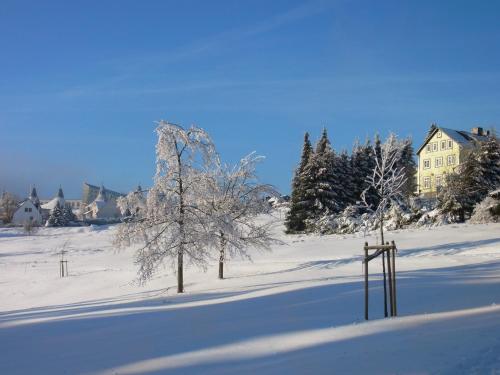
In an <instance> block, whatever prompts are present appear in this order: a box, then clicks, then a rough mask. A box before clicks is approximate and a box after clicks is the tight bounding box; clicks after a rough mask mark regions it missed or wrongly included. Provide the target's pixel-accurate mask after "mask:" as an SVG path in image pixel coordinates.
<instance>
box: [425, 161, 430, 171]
mask: <svg viewBox="0 0 500 375" xmlns="http://www.w3.org/2000/svg"><path fill="white" fill-rule="evenodd" d="M430 167H431V159H425V160H424V169H429V168H430Z"/></svg>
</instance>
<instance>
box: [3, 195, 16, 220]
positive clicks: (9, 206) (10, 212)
mask: <svg viewBox="0 0 500 375" xmlns="http://www.w3.org/2000/svg"><path fill="white" fill-rule="evenodd" d="M18 206H19V198H18V197H17V196H16V195H14V194H12V193H9V192H6V191H4V192H3V193H2V197H1V198H0V214H1V215H2V216H1V217H0V219H2V221H3V222H4V223H10V222H11V221H12V218H13V217H14V213H15V212H16V210H17V207H18Z"/></svg>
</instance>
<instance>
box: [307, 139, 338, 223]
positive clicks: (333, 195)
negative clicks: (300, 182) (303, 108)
mask: <svg viewBox="0 0 500 375" xmlns="http://www.w3.org/2000/svg"><path fill="white" fill-rule="evenodd" d="M335 158H336V156H335V152H334V151H333V149H332V147H331V145H330V140H329V139H328V134H327V131H326V129H323V133H322V135H321V138H320V139H319V141H318V143H317V144H316V150H315V152H314V154H313V155H312V157H311V159H310V161H309V163H308V164H307V166H306V168H305V170H304V173H303V175H304V185H305V188H306V201H309V202H310V206H311V205H312V207H310V208H311V209H312V210H311V211H312V214H313V216H315V217H318V216H319V215H321V214H324V213H326V212H336V211H338V210H339V209H340V204H339V197H338V195H337V191H336V189H335V185H336V184H337V183H338V178H337V176H335Z"/></svg>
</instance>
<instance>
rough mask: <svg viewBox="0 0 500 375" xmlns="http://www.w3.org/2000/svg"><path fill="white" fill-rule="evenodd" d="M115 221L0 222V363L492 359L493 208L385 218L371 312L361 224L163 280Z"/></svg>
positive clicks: (448, 363)
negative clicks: (477, 217) (140, 267)
mask: <svg viewBox="0 0 500 375" xmlns="http://www.w3.org/2000/svg"><path fill="white" fill-rule="evenodd" d="M281 230H282V228H277V232H280V231H281ZM113 232H114V228H113V227H110V228H106V227H104V228H62V229H55V228H43V229H40V231H39V232H38V233H37V234H36V235H34V236H30V237H26V236H24V235H22V234H21V233H20V232H19V231H18V230H15V229H0V301H1V302H0V374H80V373H84V374H87V373H89V374H90V373H92V374H132V373H147V374H154V373H178V374H186V373H187V374H189V373H202V374H256V373H257V374H281V373H286V374H368V373H370V374H500V304H499V305H498V306H497V305H496V304H497V303H499V302H500V224H491V225H467V224H466V225H450V226H445V227H439V228H432V229H419V230H405V231H400V232H389V233H388V234H387V240H395V241H396V244H397V245H398V248H399V249H400V251H399V254H398V258H397V271H398V312H399V315H400V317H398V318H396V319H380V318H381V317H382V316H383V309H382V294H381V291H382V285H381V283H380V276H381V275H380V271H381V267H379V266H378V265H377V266H376V265H375V264H373V265H372V263H370V267H371V272H373V274H372V276H371V284H370V285H371V294H370V299H371V300H370V315H371V317H372V318H373V320H371V321H370V322H368V323H366V322H364V320H363V283H362V266H361V254H362V246H363V243H364V242H365V241H368V242H369V243H374V242H375V240H376V239H375V237H367V238H363V237H362V236H345V237H339V236H323V237H320V236H285V235H283V234H280V235H279V236H280V238H281V239H282V240H283V241H285V242H286V244H285V245H281V246H275V247H274V248H273V251H272V252H271V253H254V254H252V257H253V263H252V262H248V261H243V260H238V261H233V262H231V263H229V264H228V266H227V268H226V271H225V275H226V276H227V279H226V280H222V281H221V280H217V267H216V264H215V262H214V264H213V266H211V267H209V268H208V270H207V272H203V271H201V270H198V269H195V268H189V269H188V270H187V271H186V272H185V283H186V285H185V286H186V293H185V294H183V295H177V294H176V293H175V291H176V281H175V276H174V275H172V272H171V270H170V269H168V268H167V269H166V270H165V271H163V272H159V273H158V274H157V276H156V277H155V278H154V279H153V280H152V281H151V282H150V283H148V284H147V285H145V286H139V285H137V284H135V283H134V282H133V280H134V278H135V276H136V268H135V265H134V264H133V261H132V259H133V250H132V249H129V250H123V251H119V252H118V251H117V250H116V249H115V248H114V247H113V245H112V243H111V240H112V237H113ZM66 241H68V243H67V250H68V251H69V253H68V255H67V259H68V260H69V273H70V276H69V277H68V278H60V277H59V268H58V267H59V264H58V262H59V255H58V254H57V252H60V250H61V248H62V246H63V244H64V243H65V242H66ZM375 262H376V263H377V264H378V263H379V262H377V261H375ZM377 267H379V268H377Z"/></svg>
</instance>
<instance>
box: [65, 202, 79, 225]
mask: <svg viewBox="0 0 500 375" xmlns="http://www.w3.org/2000/svg"><path fill="white" fill-rule="evenodd" d="M62 214H63V217H64V220H65V222H66V225H67V224H68V223H69V222H70V221H76V216H75V214H74V213H73V210H72V209H71V207H70V206H69V205H65V206H64V208H63V209H62Z"/></svg>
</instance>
